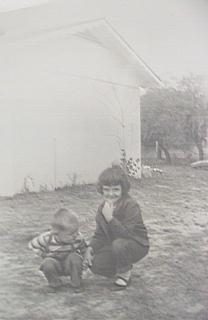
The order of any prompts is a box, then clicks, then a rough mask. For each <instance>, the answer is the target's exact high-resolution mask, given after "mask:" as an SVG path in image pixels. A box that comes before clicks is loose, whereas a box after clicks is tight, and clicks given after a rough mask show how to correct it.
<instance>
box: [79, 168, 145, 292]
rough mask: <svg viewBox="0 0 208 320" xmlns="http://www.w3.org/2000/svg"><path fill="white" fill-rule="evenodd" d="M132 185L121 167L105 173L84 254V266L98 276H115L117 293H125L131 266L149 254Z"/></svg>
mask: <svg viewBox="0 0 208 320" xmlns="http://www.w3.org/2000/svg"><path fill="white" fill-rule="evenodd" d="M129 189H130V183H129V181H128V177H127V175H126V174H125V172H124V171H123V170H122V169H121V168H120V167H119V166H113V167H112V168H107V169H106V170H104V171H103V172H102V173H101V175H100V176H99V179H98V192H99V193H100V194H101V195H102V197H103V201H102V203H101V205H100V206H99V208H98V212H97V216H96V230H95V233H94V235H93V237H92V240H91V243H90V245H89V247H88V248H87V251H86V254H85V261H84V262H85V264H87V265H88V266H90V267H91V270H92V272H93V273H95V274H99V275H103V276H106V277H113V276H115V281H114V284H113V289H114V290H121V289H125V288H126V287H127V286H128V285H129V284H130V280H131V270H132V265H133V264H134V263H136V262H138V261H139V260H141V259H142V258H143V257H144V256H145V255H146V254H147V253H148V250H149V240H148V236H147V230H146V228H145V226H144V223H143V219H142V216H141V211H140V207H139V205H138V203H137V202H136V201H135V200H133V199H132V198H131V197H130V196H129V194H128V191H129Z"/></svg>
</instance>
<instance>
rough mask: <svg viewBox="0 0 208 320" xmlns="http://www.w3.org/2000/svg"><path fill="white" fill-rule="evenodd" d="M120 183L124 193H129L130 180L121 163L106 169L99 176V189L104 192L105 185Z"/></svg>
mask: <svg viewBox="0 0 208 320" xmlns="http://www.w3.org/2000/svg"><path fill="white" fill-rule="evenodd" d="M116 185H120V186H121V189H122V195H125V194H127V193H128V191H129V189H130V182H129V180H128V176H127V174H126V173H125V172H124V171H123V170H122V169H121V167H120V166H119V165H114V166H112V167H111V168H107V169H105V170H104V171H103V172H102V173H101V174H100V176H99V178H98V183H97V190H98V192H99V193H101V194H103V186H116Z"/></svg>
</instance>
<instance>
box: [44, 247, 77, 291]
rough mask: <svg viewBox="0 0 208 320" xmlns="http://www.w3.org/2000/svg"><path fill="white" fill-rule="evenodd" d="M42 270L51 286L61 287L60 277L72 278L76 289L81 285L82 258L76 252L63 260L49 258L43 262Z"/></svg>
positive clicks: (72, 283)
mask: <svg viewBox="0 0 208 320" xmlns="http://www.w3.org/2000/svg"><path fill="white" fill-rule="evenodd" d="M40 270H41V271H42V272H43V273H44V275H45V277H46V279H47V280H48V282H49V285H50V286H52V287H57V286H58V285H60V279H59V277H60V276H71V285H72V286H73V287H75V288H76V287H79V286H80V284H81V274H82V258H81V257H80V256H79V255H78V254H77V253H75V252H73V253H70V254H69V255H68V256H67V257H66V258H65V259H63V260H58V259H56V258H51V257H48V258H45V259H44V260H43V263H42V265H41V267H40Z"/></svg>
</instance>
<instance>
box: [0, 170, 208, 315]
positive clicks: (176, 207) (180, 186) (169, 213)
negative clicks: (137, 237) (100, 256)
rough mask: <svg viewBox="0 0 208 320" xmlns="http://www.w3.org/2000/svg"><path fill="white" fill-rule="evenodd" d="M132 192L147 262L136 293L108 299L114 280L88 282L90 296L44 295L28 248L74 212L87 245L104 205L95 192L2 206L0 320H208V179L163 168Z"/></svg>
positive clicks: (201, 173) (136, 276)
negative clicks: (61, 211) (55, 219)
mask: <svg viewBox="0 0 208 320" xmlns="http://www.w3.org/2000/svg"><path fill="white" fill-rule="evenodd" d="M162 169H163V170H164V174H163V175H161V176H155V177H153V178H146V179H143V180H142V181H141V182H138V183H137V184H136V183H134V187H133V188H132V190H131V194H132V196H133V197H135V198H136V199H137V200H138V202H139V203H140V206H141V208H142V212H143V218H144V221H145V224H146V226H147V228H148V230H149V237H150V243H151V249H150V252H149V255H148V256H147V257H146V258H145V259H144V260H142V261H141V262H140V263H138V264H137V265H135V267H134V269H133V277H132V285H131V286H130V287H129V288H128V289H127V290H126V291H122V292H111V291H110V289H109V284H110V280H108V279H105V278H103V277H98V276H94V277H93V278H90V279H87V280H85V287H86V289H85V292H84V293H81V294H75V293H73V292H72V291H70V289H65V290H63V291H61V292H58V293H56V294H54V293H45V292H44V288H45V287H46V282H45V281H44V279H42V278H41V277H40V276H39V274H38V272H37V271H38V267H39V264H40V259H39V258H38V257H35V256H34V254H33V253H32V252H31V251H30V250H29V249H28V247H27V244H28V241H29V240H30V239H31V238H32V237H33V236H35V235H36V234H37V233H38V232H40V231H43V230H45V229H47V228H48V227H49V222H50V220H51V217H52V215H53V213H54V212H55V210H56V209H57V208H59V207H62V206H64V207H69V208H72V209H74V210H75V211H76V212H77V214H78V215H79V217H80V221H81V231H82V232H83V233H84V234H85V235H86V236H87V237H90V236H91V235H92V233H93V230H94V226H95V225H94V216H95V213H96V208H97V206H98V203H99V202H100V197H99V195H98V194H97V193H96V191H95V190H96V189H95V186H84V187H82V188H81V187H74V188H68V189H65V190H60V191H56V192H45V193H38V194H24V195H23V194H22V195H16V196H15V197H13V198H1V199H0V212H1V214H0V243H1V249H0V258H1V259H0V268H1V272H0V319H1V320H59V319H60V320H84V319H85V320H86V319H89V320H105V319H110V320H127V319H132V320H137V319H138V320H173V319H175V320H208V171H205V170H196V169H192V168H189V167H181V166H178V167H170V166H167V167H162Z"/></svg>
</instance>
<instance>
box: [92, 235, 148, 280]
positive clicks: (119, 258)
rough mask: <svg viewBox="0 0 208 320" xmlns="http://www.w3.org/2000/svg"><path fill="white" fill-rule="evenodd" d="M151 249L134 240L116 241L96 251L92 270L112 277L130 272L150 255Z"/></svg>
mask: <svg viewBox="0 0 208 320" xmlns="http://www.w3.org/2000/svg"><path fill="white" fill-rule="evenodd" d="M148 250H149V247H148V246H143V245H140V244H139V243H137V242H136V241H134V240H129V239H121V238H119V239H116V240H114V241H112V242H111V243H109V244H107V245H104V246H103V247H101V248H100V249H99V250H98V251H96V253H95V256H94V260H93V265H92V267H91V270H92V272H93V273H95V274H99V275H102V276H106V277H112V276H114V275H115V274H116V273H122V272H126V271H128V270H130V269H131V268H132V264H134V263H136V262H138V261H139V260H141V259H142V258H143V257H144V256H146V254H147V253H148Z"/></svg>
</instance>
